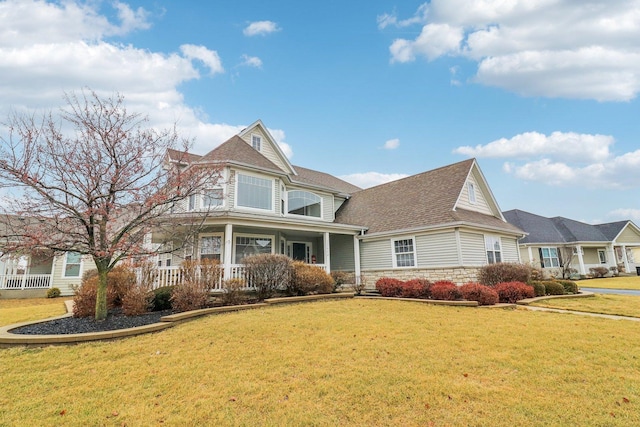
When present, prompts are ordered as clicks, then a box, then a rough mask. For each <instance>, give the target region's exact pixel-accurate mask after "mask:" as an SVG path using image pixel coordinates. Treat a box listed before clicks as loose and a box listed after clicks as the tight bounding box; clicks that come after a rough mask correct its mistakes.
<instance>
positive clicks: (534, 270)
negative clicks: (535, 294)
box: [529, 266, 544, 282]
mask: <svg viewBox="0 0 640 427" xmlns="http://www.w3.org/2000/svg"><path fill="white" fill-rule="evenodd" d="M529 268H530V269H531V277H530V278H529V281H534V282H535V281H542V280H544V273H543V272H542V269H541V268H540V267H534V266H529Z"/></svg>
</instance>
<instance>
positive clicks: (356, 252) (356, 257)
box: [353, 236, 361, 284]
mask: <svg viewBox="0 0 640 427" xmlns="http://www.w3.org/2000/svg"><path fill="white" fill-rule="evenodd" d="M353 262H354V264H355V268H356V284H360V274H361V273H360V239H358V236H353Z"/></svg>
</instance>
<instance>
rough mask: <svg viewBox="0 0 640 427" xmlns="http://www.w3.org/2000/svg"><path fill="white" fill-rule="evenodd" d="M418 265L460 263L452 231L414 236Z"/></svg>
mask: <svg viewBox="0 0 640 427" xmlns="http://www.w3.org/2000/svg"><path fill="white" fill-rule="evenodd" d="M415 245H416V251H417V257H418V267H443V266H454V265H460V262H459V260H458V249H457V244H456V236H455V233H454V232H453V231H451V232H447V233H434V234H425V235H422V236H416V242H415Z"/></svg>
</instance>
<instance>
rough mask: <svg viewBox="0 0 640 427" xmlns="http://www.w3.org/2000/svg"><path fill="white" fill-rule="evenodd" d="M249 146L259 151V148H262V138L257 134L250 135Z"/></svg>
mask: <svg viewBox="0 0 640 427" xmlns="http://www.w3.org/2000/svg"><path fill="white" fill-rule="evenodd" d="M251 146H252V147H253V148H254V149H256V150H258V151H260V148H262V138H261V137H260V136H259V135H251Z"/></svg>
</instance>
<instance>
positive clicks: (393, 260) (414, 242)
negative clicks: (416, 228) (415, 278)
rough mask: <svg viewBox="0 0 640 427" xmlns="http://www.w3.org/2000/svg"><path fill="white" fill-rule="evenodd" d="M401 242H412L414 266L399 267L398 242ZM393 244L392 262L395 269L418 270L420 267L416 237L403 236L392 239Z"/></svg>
mask: <svg viewBox="0 0 640 427" xmlns="http://www.w3.org/2000/svg"><path fill="white" fill-rule="evenodd" d="M400 240H411V241H412V245H413V265H405V266H398V257H397V255H398V254H397V253H396V242H398V241H400ZM390 243H391V261H392V265H393V268H416V267H417V266H418V254H417V247H416V246H417V245H416V236H401V237H395V238H393V239H390ZM405 253H406V252H405Z"/></svg>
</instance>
